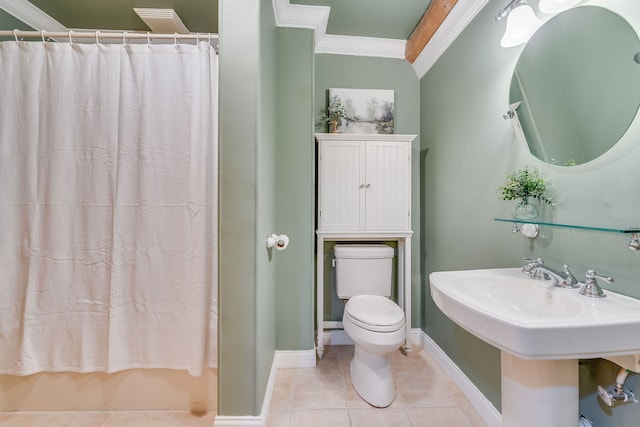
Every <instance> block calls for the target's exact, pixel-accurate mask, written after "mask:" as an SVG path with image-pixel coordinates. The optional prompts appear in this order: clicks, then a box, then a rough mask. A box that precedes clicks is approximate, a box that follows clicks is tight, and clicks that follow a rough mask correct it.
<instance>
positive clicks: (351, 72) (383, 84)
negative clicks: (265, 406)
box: [315, 54, 422, 328]
mask: <svg viewBox="0 0 640 427" xmlns="http://www.w3.org/2000/svg"><path fill="white" fill-rule="evenodd" d="M315 72H316V76H315V123H316V131H317V132H327V128H326V125H324V124H323V123H322V122H321V120H320V116H321V114H322V112H323V111H326V108H327V100H328V90H329V89H330V88H356V89H391V90H394V91H395V133H397V134H415V135H418V136H417V137H416V139H415V140H414V142H413V148H412V180H411V181H412V182H411V186H412V203H411V212H412V229H413V233H414V234H413V237H414V238H413V239H412V245H411V249H412V252H411V255H412V257H411V261H412V269H411V271H412V274H411V276H412V277H411V283H412V285H411V292H412V316H411V317H412V323H411V324H412V326H413V327H414V328H417V327H419V325H420V305H421V300H422V286H421V281H420V261H419V260H420V239H419V236H420V203H419V194H420V182H419V177H420V153H419V147H420V112H419V111H420V110H419V106H420V81H419V79H418V77H417V75H416V73H415V72H414V71H413V68H412V67H411V65H410V64H409V63H407V62H406V61H404V60H399V59H386V58H368V57H361V56H345V55H324V54H322V55H316V68H315ZM331 247H332V245H326V254H327V255H330V250H331ZM327 255H325V258H326V259H329V257H328V256H327ZM325 264H326V263H325ZM325 277H326V278H327V280H331V275H330V274H328V273H325ZM327 288H328V287H327ZM329 296H330V297H331V299H330V300H329V299H328V298H327V297H329ZM327 297H325V300H327V306H325V312H327V313H328V314H330V313H333V314H331V317H330V318H329V319H332V318H333V319H335V318H339V316H340V315H341V314H342V307H343V306H342V302H340V301H339V300H338V299H337V297H336V296H335V293H332V294H331V295H329V294H328V293H327Z"/></svg>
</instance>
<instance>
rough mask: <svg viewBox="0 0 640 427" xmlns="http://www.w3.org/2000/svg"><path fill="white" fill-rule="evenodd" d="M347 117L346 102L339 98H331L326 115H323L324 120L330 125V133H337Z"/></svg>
mask: <svg viewBox="0 0 640 427" xmlns="http://www.w3.org/2000/svg"><path fill="white" fill-rule="evenodd" d="M346 115H347V112H346V109H345V106H344V102H342V100H341V99H340V98H339V97H337V96H332V97H331V98H329V107H328V108H327V112H326V113H322V120H324V122H325V123H326V124H328V125H329V132H330V133H337V132H339V131H338V128H339V127H340V124H341V122H342V119H343V118H344V117H345V116H346Z"/></svg>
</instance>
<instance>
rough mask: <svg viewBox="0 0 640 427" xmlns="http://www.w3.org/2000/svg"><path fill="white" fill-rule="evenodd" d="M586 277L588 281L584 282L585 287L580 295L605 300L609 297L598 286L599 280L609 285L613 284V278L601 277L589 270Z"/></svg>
mask: <svg viewBox="0 0 640 427" xmlns="http://www.w3.org/2000/svg"><path fill="white" fill-rule="evenodd" d="M585 276H586V279H585V281H584V286H583V287H582V289H580V295H584V296H587V297H591V298H604V297H606V296H607V295H606V294H605V293H604V291H603V290H602V288H601V287H600V286H599V285H598V280H597V279H600V280H603V281H605V282H607V283H613V277H605V276H600V275H599V274H598V273H596V272H595V271H594V270H587V273H586V274H585Z"/></svg>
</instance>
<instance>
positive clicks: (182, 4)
mask: <svg viewBox="0 0 640 427" xmlns="http://www.w3.org/2000/svg"><path fill="white" fill-rule="evenodd" d="M29 1H30V3H32V4H33V5H34V6H36V7H37V8H39V9H40V10H42V11H43V12H45V13H46V14H47V15H49V16H51V17H52V18H54V19H55V20H57V21H58V22H59V23H61V24H62V25H64V26H65V27H67V28H72V29H97V30H127V31H148V30H149V28H148V27H147V26H146V25H145V24H144V22H142V20H141V19H140V18H139V17H138V15H136V14H135V12H134V11H133V8H134V7H143V8H144V7H149V8H160V9H174V10H175V11H176V13H177V14H178V15H179V16H180V18H181V19H182V21H183V22H184V23H185V25H186V26H187V28H188V29H189V30H190V31H191V32H194V33H195V32H200V33H217V32H218V0H134V1H132V0H103V1H87V0H55V1H52V0H29ZM430 2H431V0H401V1H393V2H391V1H388V0H290V4H292V5H293V4H300V5H312V6H329V7H331V13H330V15H329V22H328V25H327V34H336V35H348V36H363V37H380V38H389V39H401V40H406V39H408V38H409V36H410V35H411V33H412V32H413V29H414V28H415V27H416V25H417V24H418V22H419V21H420V18H421V17H422V15H423V14H424V11H425V10H426V9H427V7H428V6H429V3H430ZM3 29H9V28H3ZM10 29H13V28H10Z"/></svg>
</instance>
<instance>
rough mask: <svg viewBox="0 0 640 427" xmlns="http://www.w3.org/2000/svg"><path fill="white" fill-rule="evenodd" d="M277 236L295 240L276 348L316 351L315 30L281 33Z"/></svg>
mask: <svg viewBox="0 0 640 427" xmlns="http://www.w3.org/2000/svg"><path fill="white" fill-rule="evenodd" d="M277 40H278V86H277V87H278V91H277V98H278V108H277V110H278V114H277V124H278V142H277V149H276V152H277V156H276V159H275V166H276V187H277V189H278V191H277V192H276V200H277V208H276V212H277V217H276V230H274V231H275V232H277V233H285V234H287V235H288V236H289V239H290V245H289V247H288V248H287V249H286V250H285V251H274V252H273V257H274V259H275V261H276V266H277V317H276V329H277V332H276V337H277V340H276V344H277V348H278V349H279V350H310V349H313V348H314V341H313V336H314V334H313V330H314V321H313V312H314V311H313V301H314V295H315V294H314V287H313V283H314V265H315V259H314V242H315V239H314V238H315V233H314V215H315V193H314V186H315V179H314V176H315V175H314V173H313V171H314V167H315V163H314V152H315V151H314V141H313V83H314V82H313V76H314V53H313V50H314V45H313V43H314V41H313V32H312V31H310V30H303V29H294V28H279V29H278V39H277Z"/></svg>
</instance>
